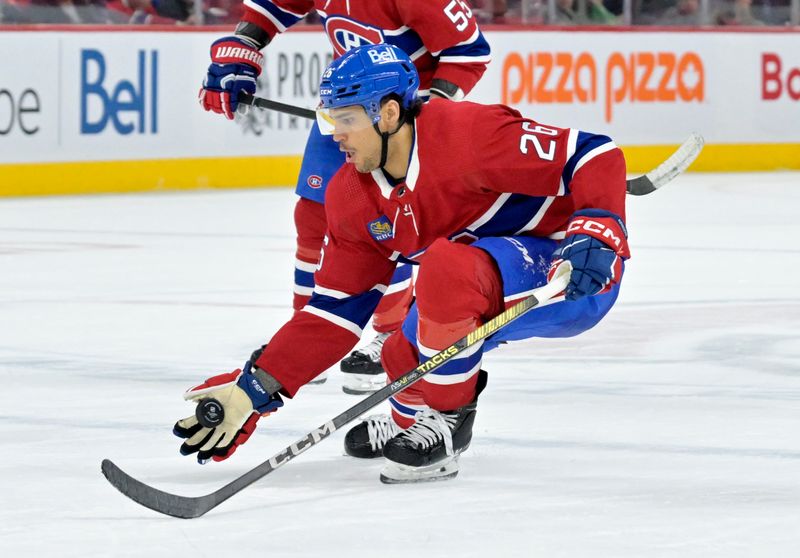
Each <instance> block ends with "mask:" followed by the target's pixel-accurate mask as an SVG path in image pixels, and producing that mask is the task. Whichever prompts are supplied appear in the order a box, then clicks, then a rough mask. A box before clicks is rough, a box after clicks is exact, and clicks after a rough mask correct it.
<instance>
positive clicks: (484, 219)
mask: <svg viewBox="0 0 800 558" xmlns="http://www.w3.org/2000/svg"><path fill="white" fill-rule="evenodd" d="M510 197H511V194H510V193H508V192H506V193H504V194H500V195H499V196H498V197H497V199H496V200H495V202H494V203H493V204H492V207H490V208H489V209H488V210H487V211H486V213H484V214H483V215H481V216H480V217H478V220H477V221H475V222H474V223H472V224H471V225H469V226H468V227H467V230H468V231H474V230H475V229H477V228H479V227H482V226H483V225H485V224H486V223H488V222H489V220H490V219H491V218H492V217H494V215H495V213H497V212H498V211H500V208H501V207H503V204H504V203H506V200H508V198H510Z"/></svg>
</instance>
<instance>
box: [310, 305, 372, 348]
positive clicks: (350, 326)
mask: <svg viewBox="0 0 800 558" xmlns="http://www.w3.org/2000/svg"><path fill="white" fill-rule="evenodd" d="M301 312H308V313H309V314H313V315H315V316H317V317H319V318H322V319H323V320H327V321H329V322H330V323H332V324H334V325H337V326H339V327H341V328H343V329H346V330H347V331H349V332H350V333H352V334H353V335H355V336H356V337H358V338H359V339H360V338H361V334H362V333H363V330H362V329H361V328H360V327H358V325H356V324H354V323H353V322H351V321H350V320H345V319H344V318H341V317H339V316H337V315H336V314H332V313H330V312H326V311H325V310H320V309H319V308H317V307H315V306H311V305H310V304H306V305H305V306H304V307H303V309H302V310H301Z"/></svg>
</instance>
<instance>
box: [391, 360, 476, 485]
mask: <svg viewBox="0 0 800 558" xmlns="http://www.w3.org/2000/svg"><path fill="white" fill-rule="evenodd" d="M478 374H479V376H478V385H477V389H476V392H475V398H474V399H473V400H472V402H471V403H468V404H467V405H464V406H463V407H459V408H458V409H455V410H454V411H434V410H433V409H428V410H427V411H424V412H422V413H419V414H418V415H417V417H416V422H415V423H414V424H413V425H412V426H411V427H410V428H408V430H403V431H402V432H400V433H399V434H398V435H397V436H395V437H394V438H392V439H391V440H389V441H388V442H386V445H385V446H384V448H383V456H384V457H385V458H386V466H385V467H384V468H383V471H382V472H381V482H383V483H385V484H402V483H410V482H429V481H438V480H446V479H451V478H453V477H455V476H456V475H457V474H458V456H459V455H460V454H461V453H462V452H464V451H466V449H467V448H468V447H469V443H470V442H471V441H472V425H473V424H474V422H475V414H476V412H477V406H478V395H480V393H481V391H483V388H485V387H486V372H484V371H483V370H481V371H480V372H478Z"/></svg>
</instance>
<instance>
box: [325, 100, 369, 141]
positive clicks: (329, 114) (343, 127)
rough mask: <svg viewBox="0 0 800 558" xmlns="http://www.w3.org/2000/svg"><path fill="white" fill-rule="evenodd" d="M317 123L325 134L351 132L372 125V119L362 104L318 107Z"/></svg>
mask: <svg viewBox="0 0 800 558" xmlns="http://www.w3.org/2000/svg"><path fill="white" fill-rule="evenodd" d="M317 124H318V125H319V131H320V133H322V134H323V135H326V136H332V135H333V134H351V133H353V132H359V131H361V130H364V129H366V128H371V127H372V119H370V117H369V116H368V115H367V111H365V110H364V107H362V106H361V105H350V106H346V107H337V108H330V109H329V108H322V107H319V108H318V109H317Z"/></svg>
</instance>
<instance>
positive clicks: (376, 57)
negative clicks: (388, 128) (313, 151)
mask: <svg viewBox="0 0 800 558" xmlns="http://www.w3.org/2000/svg"><path fill="white" fill-rule="evenodd" d="M418 91H419V74H418V73H417V69H416V68H415V67H414V63H413V62H411V59H410V58H409V57H408V55H407V54H406V53H405V52H403V51H402V50H400V49H399V48H397V47H395V46H393V45H387V44H378V45H365V46H360V47H356V48H354V49H352V50H350V51H348V52H346V53H345V54H344V55H343V56H341V57H340V58H337V59H336V60H334V61H333V62H331V64H330V65H329V66H328V67H327V68H326V69H325V71H324V72H323V74H322V81H321V83H320V86H319V96H320V107H319V110H318V111H317V114H318V118H317V120H318V121H319V123H320V130H321V131H322V133H328V134H332V133H333V127H332V124H333V122H332V119H331V118H330V115H329V110H330V109H334V108H340V107H346V106H353V105H360V106H362V107H364V110H365V111H366V112H367V115H368V116H369V119H370V121H371V123H372V124H373V125H374V124H377V123H378V121H379V120H380V112H381V100H382V99H383V98H384V97H386V96H387V95H389V94H391V93H396V94H397V95H398V96H399V97H400V105H401V107H402V108H403V109H408V108H410V107H411V106H412V105H413V104H414V103H415V102H416V101H417V99H418V96H417V93H418Z"/></svg>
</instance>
